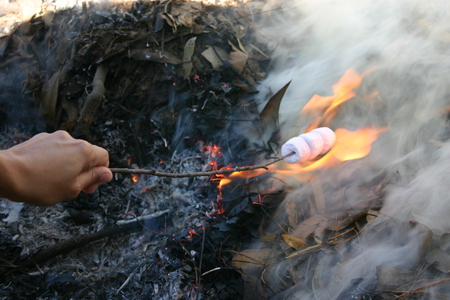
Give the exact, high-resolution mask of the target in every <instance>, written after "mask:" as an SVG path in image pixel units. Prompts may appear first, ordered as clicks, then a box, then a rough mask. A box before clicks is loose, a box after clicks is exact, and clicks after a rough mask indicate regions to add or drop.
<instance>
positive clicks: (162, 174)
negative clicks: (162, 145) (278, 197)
mask: <svg viewBox="0 0 450 300" xmlns="http://www.w3.org/2000/svg"><path fill="white" fill-rule="evenodd" d="M293 154H295V153H294V152H291V153H289V154H287V155H285V156H282V157H280V158H277V159H275V160H273V161H271V162H268V163H265V164H261V165H254V166H245V167H235V168H231V169H221V170H216V171H207V172H192V173H166V172H158V171H156V170H155V169H150V170H144V169H126V168H110V170H111V172H113V173H129V174H147V175H153V176H160V177H173V178H180V177H198V176H212V175H217V174H230V173H234V172H243V171H251V170H256V169H266V170H268V168H267V167H268V166H270V165H271V164H274V163H276V162H279V161H280V160H283V159H285V158H286V157H288V156H291V155H293Z"/></svg>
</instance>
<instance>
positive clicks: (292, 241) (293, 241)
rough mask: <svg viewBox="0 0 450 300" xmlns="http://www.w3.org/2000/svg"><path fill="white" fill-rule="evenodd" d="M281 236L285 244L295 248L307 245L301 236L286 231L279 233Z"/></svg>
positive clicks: (298, 248)
mask: <svg viewBox="0 0 450 300" xmlns="http://www.w3.org/2000/svg"><path fill="white" fill-rule="evenodd" d="M281 238H282V239H283V241H284V242H285V243H286V244H288V245H289V246H291V247H292V248H294V249H295V250H300V249H305V248H306V247H308V245H307V244H306V242H305V240H304V239H302V238H298V237H295V236H293V235H290V234H286V233H283V234H281Z"/></svg>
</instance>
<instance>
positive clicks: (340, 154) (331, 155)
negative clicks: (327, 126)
mask: <svg viewBox="0 0 450 300" xmlns="http://www.w3.org/2000/svg"><path fill="white" fill-rule="evenodd" d="M386 129H387V128H377V129H373V128H369V127H366V128H362V129H359V130H356V131H349V130H346V129H343V128H339V129H337V130H336V131H335V133H336V144H335V145H334V146H333V148H331V150H330V151H329V152H328V153H327V154H325V155H324V156H323V157H322V158H321V159H319V160H317V161H315V162H313V163H312V164H310V165H309V166H306V167H304V168H300V169H297V171H298V172H310V171H312V170H316V169H318V168H321V167H333V166H336V165H338V164H339V163H341V162H343V161H348V160H354V159H359V158H362V157H365V156H367V155H368V154H369V153H370V151H371V150H372V144H373V142H375V141H376V140H377V138H378V136H379V135H380V134H381V133H382V132H383V131H385V130H386Z"/></svg>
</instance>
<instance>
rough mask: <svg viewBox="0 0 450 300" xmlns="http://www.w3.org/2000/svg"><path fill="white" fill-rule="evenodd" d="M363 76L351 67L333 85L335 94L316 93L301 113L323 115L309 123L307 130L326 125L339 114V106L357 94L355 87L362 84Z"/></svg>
mask: <svg viewBox="0 0 450 300" xmlns="http://www.w3.org/2000/svg"><path fill="white" fill-rule="evenodd" d="M362 78H363V76H362V75H360V74H358V73H357V72H356V71H355V70H353V69H349V70H348V71H347V72H345V74H344V75H343V76H342V77H341V79H339V81H338V82H337V83H336V84H334V85H333V91H334V95H332V96H328V97H323V96H319V95H314V96H313V97H312V98H311V99H310V100H309V101H308V103H306V105H305V106H304V107H303V109H302V111H301V113H303V114H308V115H321V117H320V118H317V119H316V120H315V121H314V122H313V123H312V124H310V125H309V127H308V129H307V130H306V131H310V130H312V129H314V128H317V127H319V126H320V125H321V126H326V125H327V124H329V123H330V121H331V120H332V119H333V118H334V116H335V115H336V114H337V108H338V107H339V106H340V105H341V104H342V103H344V102H346V101H348V100H350V99H352V98H353V97H355V96H356V93H355V91H354V90H355V89H356V88H357V87H359V86H360V85H361V82H362Z"/></svg>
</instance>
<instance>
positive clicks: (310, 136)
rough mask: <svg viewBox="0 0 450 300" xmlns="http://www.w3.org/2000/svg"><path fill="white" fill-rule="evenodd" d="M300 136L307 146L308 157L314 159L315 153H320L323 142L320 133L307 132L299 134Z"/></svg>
mask: <svg viewBox="0 0 450 300" xmlns="http://www.w3.org/2000/svg"><path fill="white" fill-rule="evenodd" d="M300 137H301V138H303V139H304V140H305V142H306V143H307V144H308V146H309V150H310V154H309V159H314V158H316V156H317V155H319V154H320V153H322V150H323V147H324V142H323V139H322V136H321V135H320V134H318V133H315V132H308V133H305V134H302V135H300Z"/></svg>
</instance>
